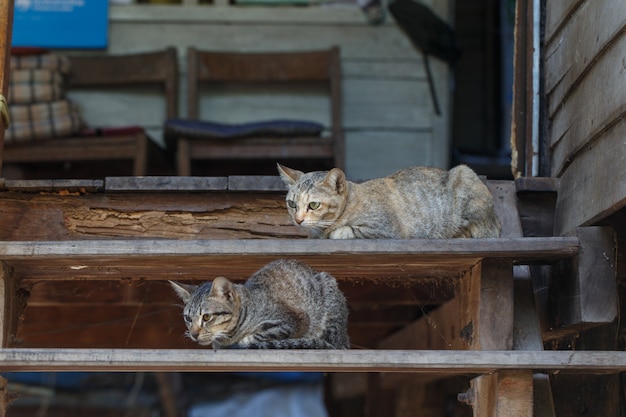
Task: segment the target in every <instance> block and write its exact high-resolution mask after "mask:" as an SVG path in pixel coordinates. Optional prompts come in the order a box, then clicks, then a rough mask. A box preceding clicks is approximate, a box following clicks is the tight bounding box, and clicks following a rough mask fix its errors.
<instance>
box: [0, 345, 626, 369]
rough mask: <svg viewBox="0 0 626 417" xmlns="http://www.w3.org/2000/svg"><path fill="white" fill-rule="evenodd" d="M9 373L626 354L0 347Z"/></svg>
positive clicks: (623, 357) (426, 363)
mask: <svg viewBox="0 0 626 417" xmlns="http://www.w3.org/2000/svg"><path fill="white" fill-rule="evenodd" d="M0 369H2V370H3V371H5V372H10V371H19V372H26V371H38V372H50V371H79V370H81V371H94V372H116V371H178V372H231V371H260V372H265V371H288V370H298V371H302V372H382V371H385V372H415V373H441V374H448V375H461V374H489V373H493V372H496V371H502V370H542V371H548V372H549V371H563V372H565V371H567V372H572V373H619V372H623V371H625V370H626V352H624V351H540V352H532V351H457V350H450V351H441V350H436V351H423V350H279V351H277V350H212V349H169V350H168V349H9V348H6V349H1V350H0Z"/></svg>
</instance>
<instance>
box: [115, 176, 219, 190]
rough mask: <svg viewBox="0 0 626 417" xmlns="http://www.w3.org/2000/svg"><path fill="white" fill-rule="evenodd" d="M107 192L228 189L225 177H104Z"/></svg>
mask: <svg viewBox="0 0 626 417" xmlns="http://www.w3.org/2000/svg"><path fill="white" fill-rule="evenodd" d="M104 183H105V187H104V188H105V190H106V191H107V192H130V193H142V192H157V191H158V192H170V191H186V192H194V191H195V192H198V191H200V190H202V191H203V192H204V191H225V190H226V189H227V188H228V178H227V177H168V176H156V177H152V176H148V177H137V176H133V177H106V178H105V181H104Z"/></svg>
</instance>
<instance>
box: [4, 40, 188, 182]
mask: <svg viewBox="0 0 626 417" xmlns="http://www.w3.org/2000/svg"><path fill="white" fill-rule="evenodd" d="M70 63H71V69H70V74H69V76H68V80H67V83H68V87H67V88H68V89H69V91H72V90H78V89H81V90H82V89H89V90H97V89H104V88H106V87H124V88H125V89H126V88H128V89H129V91H130V89H133V88H134V89H137V88H145V86H146V85H151V86H159V87H161V88H162V91H163V93H164V99H165V108H166V114H165V115H164V118H173V117H176V116H177V114H178V59H177V53H176V50H175V49H174V48H167V49H165V50H162V51H154V52H147V53H136V54H127V55H99V56H71V57H70ZM87 122H88V121H87ZM88 130H89V131H90V132H88V131H85V132H81V134H80V135H77V136H74V137H62V138H52V139H46V140H39V141H32V142H24V143H8V144H6V145H5V149H4V162H5V164H37V163H44V162H78V161H81V162H84V161H98V160H100V161H103V160H104V161H109V160H111V161H112V160H131V161H132V175H138V176H142V175H146V174H147V171H148V159H149V155H158V156H159V157H163V156H164V155H163V154H164V151H163V150H162V149H160V148H159V146H158V145H157V144H156V143H154V142H153V141H152V140H151V139H150V138H149V136H148V135H147V133H146V132H145V131H144V129H143V128H142V127H139V126H127V127H120V128H117V127H108V128H105V129H88ZM159 153H161V154H159ZM163 159H164V160H165V158H164V157H163ZM105 174H106V173H105Z"/></svg>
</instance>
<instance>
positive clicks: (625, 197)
mask: <svg viewBox="0 0 626 417" xmlns="http://www.w3.org/2000/svg"><path fill="white" fill-rule="evenodd" d="M625 39H626V38H625ZM625 137H626V118H624V119H621V120H620V121H619V122H618V123H617V124H616V125H615V126H613V127H612V128H611V129H610V130H608V131H606V132H605V133H604V134H603V135H602V137H600V138H599V139H598V140H596V141H595V142H594V143H593V146H590V147H588V148H586V149H584V150H583V151H581V152H579V153H578V154H577V155H576V157H575V159H574V160H572V161H571V164H570V165H569V166H568V168H567V170H566V171H565V172H563V175H562V176H561V180H560V187H559V193H558V197H557V202H556V211H555V226H554V228H555V234H557V235H564V234H566V233H572V232H573V230H574V229H575V228H576V227H579V226H586V225H591V224H595V223H597V222H599V221H600V220H602V219H603V218H605V217H607V216H609V215H610V214H612V213H615V212H616V211H618V210H619V209H620V208H622V207H624V206H625V205H626V181H620V180H617V179H618V178H619V179H623V178H626V164H624V161H625V160H626V147H625V146H624V138H625Z"/></svg>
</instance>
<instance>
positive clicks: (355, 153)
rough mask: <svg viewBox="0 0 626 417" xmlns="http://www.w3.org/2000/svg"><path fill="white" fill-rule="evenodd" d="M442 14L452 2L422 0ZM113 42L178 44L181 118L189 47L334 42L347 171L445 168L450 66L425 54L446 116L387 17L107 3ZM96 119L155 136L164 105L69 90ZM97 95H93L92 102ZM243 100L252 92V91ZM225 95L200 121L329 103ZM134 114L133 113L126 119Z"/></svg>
mask: <svg viewBox="0 0 626 417" xmlns="http://www.w3.org/2000/svg"><path fill="white" fill-rule="evenodd" d="M424 3H426V4H428V5H429V6H431V7H432V8H433V10H434V11H436V12H437V13H438V14H439V15H440V16H443V17H446V16H448V13H449V11H448V0H425V1H424ZM110 23H111V24H110V34H109V48H108V50H107V52H106V53H125V52H133V51H144V50H151V49H158V48H163V47H167V46H175V47H176V48H177V49H178V51H179V56H180V62H181V84H180V85H181V100H180V103H181V112H180V113H181V115H182V116H184V115H186V102H185V96H186V95H185V92H184V86H185V83H184V81H185V73H186V69H185V65H184V63H185V52H186V49H187V47H188V46H190V45H195V46H197V47H199V48H205V49H215V50H231V51H232V50H234V51H238V50H241V51H243V50H259V51H261V50H291V49H305V50H306V49H316V48H325V47H328V46H330V45H339V46H340V47H341V53H342V71H343V77H344V87H343V88H344V91H343V95H344V97H343V106H344V115H343V119H344V120H343V122H344V128H345V136H346V151H347V161H346V162H347V164H346V167H347V171H348V175H349V176H350V177H352V178H354V179H365V178H372V177H376V176H381V175H387V174H390V173H392V172H393V171H395V170H397V169H400V168H403V167H406V166H410V165H415V164H420V165H435V166H440V167H447V165H448V159H449V155H448V154H449V126H448V124H449V120H450V98H449V97H450V91H449V90H450V82H449V79H448V78H449V76H448V70H447V66H446V65H444V64H442V63H440V62H439V61H438V60H436V59H433V60H431V65H432V68H433V71H434V73H435V78H436V89H437V94H438V97H439V100H440V103H441V105H442V110H443V115H442V116H437V115H435V113H434V111H433V107H432V102H431V99H430V95H429V90H428V84H427V80H426V77H425V72H424V69H423V66H422V61H421V54H419V53H418V52H416V51H415V49H414V48H413V46H412V45H411V44H410V42H409V40H408V39H407V38H406V37H405V36H404V35H403V34H402V33H401V32H400V30H399V29H398V28H397V27H396V25H395V23H394V22H393V21H392V20H391V18H390V17H389V18H388V19H387V21H386V22H385V23H384V24H383V25H379V26H372V25H370V24H368V23H367V21H366V19H365V17H364V15H363V13H362V12H361V10H360V9H358V8H357V7H356V6H346V5H344V6H341V7H294V8H283V7H281V8H276V7H236V6H219V5H216V6H158V5H130V6H127V5H112V6H111V8H110ZM71 97H72V98H73V99H74V100H76V101H77V102H78V103H79V104H80V106H81V108H82V109H83V112H84V114H85V118H86V119H87V120H88V121H89V122H90V123H92V124H97V125H110V124H118V125H119V124H128V123H136V124H142V125H145V126H148V127H150V128H151V130H152V131H154V133H155V134H156V135H157V136H159V135H160V125H161V115H162V114H163V107H162V105H161V104H160V103H159V101H158V100H157V99H156V97H155V96H153V95H151V94H150V92H146V95H145V96H142V97H138V98H136V97H135V98H133V97H121V98H120V97H119V96H116V95H115V94H111V92H103V93H100V94H98V95H95V96H94V95H90V94H87V95H86V94H80V95H78V94H74V95H72V96H71ZM94 97H95V98H96V99H95V100H94ZM248 98H249V97H248ZM238 100H240V101H235V100H234V98H233V97H228V96H227V97H226V98H224V99H223V102H222V103H223V107H221V108H218V109H216V108H212V109H211V113H210V114H207V113H203V117H206V118H211V119H218V120H220V119H223V120H225V121H231V122H238V121H242V120H243V119H246V118H248V117H255V116H256V117H257V118H261V117H271V116H272V114H270V112H269V110H268V109H270V108H271V109H274V110H277V114H276V115H278V116H280V115H285V114H287V115H288V116H293V117H298V116H299V115H304V114H306V115H307V116H308V115H309V114H310V113H309V111H313V118H315V119H317V120H319V121H321V122H324V121H325V120H327V118H328V116H327V109H326V107H325V103H324V102H322V101H321V100H320V98H319V97H317V96H315V95H312V94H307V95H304V96H298V98H297V99H295V100H294V98H293V97H290V98H287V99H285V100H284V101H282V102H281V101H280V99H278V102H277V103H273V104H272V105H271V106H264V107H263V110H262V111H260V110H259V108H258V107H255V108H253V107H252V104H250V103H251V102H250V103H249V102H247V101H246V100H247V98H246V97H245V96H244V97H243V101H241V99H240V98H238ZM129 115H130V116H129Z"/></svg>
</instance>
